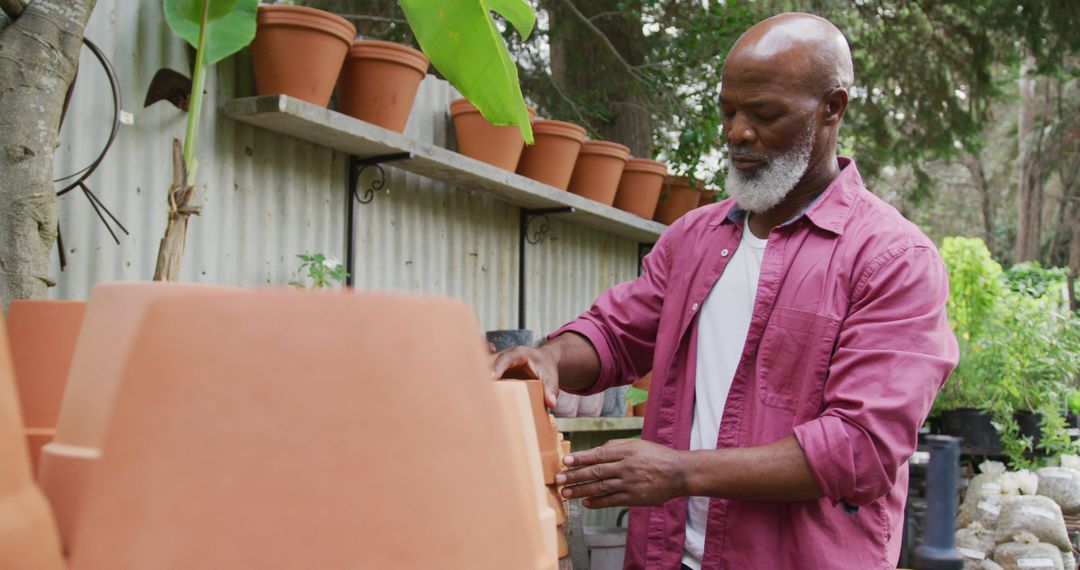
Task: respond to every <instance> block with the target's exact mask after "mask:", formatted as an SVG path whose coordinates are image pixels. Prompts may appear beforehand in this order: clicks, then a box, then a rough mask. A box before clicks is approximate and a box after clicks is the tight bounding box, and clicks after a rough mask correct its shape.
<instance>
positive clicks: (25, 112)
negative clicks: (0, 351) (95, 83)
mask: <svg viewBox="0 0 1080 570" xmlns="http://www.w3.org/2000/svg"><path fill="white" fill-rule="evenodd" d="M94 4H95V0H63V1H60V0H34V1H33V2H31V3H30V4H29V6H27V7H26V8H25V10H24V11H23V13H22V14H21V15H20V16H19V17H18V18H16V19H15V21H14V22H12V23H11V24H9V25H8V26H7V27H5V28H3V30H2V31H0V304H2V306H3V310H4V311H7V307H8V305H9V304H10V303H11V301H12V300H14V299H41V298H44V297H46V295H47V294H48V288H49V287H50V286H52V285H55V281H54V279H53V278H52V277H50V276H49V255H50V253H51V252H52V248H53V242H55V241H56V230H57V222H58V213H57V204H56V191H55V189H54V188H53V183H52V178H53V152H54V149H55V148H56V146H57V139H58V137H59V132H58V131H59V125H60V112H61V109H62V107H63V104H64V98H65V95H66V94H67V89H68V86H69V85H70V84H71V81H72V79H73V78H74V77H75V70H76V68H77V67H78V62H79V50H80V48H81V47H82V37H83V30H84V29H85V28H86V21H87V20H88V19H89V18H90V12H91V11H92V10H93V9H94Z"/></svg>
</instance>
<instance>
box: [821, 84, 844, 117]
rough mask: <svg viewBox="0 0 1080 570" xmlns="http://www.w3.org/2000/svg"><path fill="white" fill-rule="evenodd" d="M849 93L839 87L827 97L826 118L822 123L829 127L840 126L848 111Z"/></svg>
mask: <svg viewBox="0 0 1080 570" xmlns="http://www.w3.org/2000/svg"><path fill="white" fill-rule="evenodd" d="M847 106H848V92H847V89H844V88H843V87H837V88H836V89H833V90H832V91H830V92H829V94H828V95H826V96H825V116H824V117H822V121H823V122H824V123H825V124H826V125H829V126H833V125H838V124H839V123H840V121H841V120H842V119H843V118H844V112H845V111H847Z"/></svg>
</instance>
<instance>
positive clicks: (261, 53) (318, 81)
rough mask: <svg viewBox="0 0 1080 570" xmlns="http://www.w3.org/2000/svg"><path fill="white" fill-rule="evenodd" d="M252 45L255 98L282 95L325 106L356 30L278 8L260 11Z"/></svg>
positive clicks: (308, 12) (323, 16) (302, 10)
mask: <svg viewBox="0 0 1080 570" xmlns="http://www.w3.org/2000/svg"><path fill="white" fill-rule="evenodd" d="M257 22H258V28H257V30H256V32H255V39H254V40H253V41H252V43H251V58H252V63H253V65H254V68H255V93H256V94H258V95H271V94H275V93H283V94H285V95H288V96H290V97H296V98H297V99H303V100H304V101H307V102H309V103H314V104H316V105H321V106H323V107H325V106H326V105H327V103H329V102H330V95H331V94H333V92H334V84H335V83H337V78H338V74H339V73H341V65H342V63H344V62H345V54H346V53H348V51H349V47H350V46H351V45H352V43H353V38H354V37H355V36H356V27H355V26H353V25H352V24H350V23H349V21H348V20H346V19H345V18H342V17H340V16H337V15H334V14H331V13H329V12H324V11H322V10H316V9H315V8H306V7H304V6H286V5H282V4H273V5H267V4H263V5H260V6H259V15H258V17H257Z"/></svg>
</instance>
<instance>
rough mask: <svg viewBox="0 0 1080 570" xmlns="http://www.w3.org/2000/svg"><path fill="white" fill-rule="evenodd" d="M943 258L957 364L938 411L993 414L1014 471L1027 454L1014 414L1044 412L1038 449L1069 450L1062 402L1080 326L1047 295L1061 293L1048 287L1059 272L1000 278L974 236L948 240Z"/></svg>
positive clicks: (1070, 389)
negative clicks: (972, 409) (957, 347)
mask: <svg viewBox="0 0 1080 570" xmlns="http://www.w3.org/2000/svg"><path fill="white" fill-rule="evenodd" d="M941 253H942V257H943V258H944V260H945V265H946V267H947V269H948V271H949V282H950V296H949V303H948V311H949V321H950V323H951V324H952V327H953V331H954V332H955V333H956V336H957V340H958V341H959V343H960V363H959V365H958V366H957V368H956V370H955V371H954V372H953V374H952V376H950V378H949V380H948V381H947V382H946V384H945V386H944V388H943V389H942V391H941V393H940V394H939V395H938V398H937V400H935V402H934V410H935V412H938V411H941V410H944V409H950V408H960V407H975V408H980V409H983V410H986V411H988V412H990V413H992V414H993V417H994V422H995V425H996V427H997V428H998V431H999V433H1000V434H1001V439H1002V443H1003V445H1004V451H1005V453H1006V455H1008V456H1009V457H1010V459H1012V461H1013V463H1014V465H1018V466H1022V465H1026V464H1028V463H1029V462H1030V459H1029V458H1028V456H1029V454H1030V453H1031V451H1032V442H1031V441H1030V438H1027V437H1025V436H1021V434H1020V431H1019V425H1018V424H1017V422H1016V420H1015V418H1014V414H1015V413H1016V412H1018V411H1033V412H1039V413H1042V414H1043V420H1042V426H1041V432H1042V433H1041V442H1040V445H1039V447H1040V448H1041V449H1042V450H1043V451H1045V452H1047V453H1048V454H1050V455H1055V454H1058V453H1064V452H1072V451H1074V447H1073V444H1072V443H1071V441H1070V440H1069V438H1068V437H1067V435H1065V433H1064V419H1063V418H1062V417H1061V415H1062V412H1063V411H1064V409H1065V406H1066V401H1067V400H1070V399H1076V393H1075V389H1076V385H1075V383H1076V375H1077V372H1078V371H1080V320H1078V319H1077V318H1076V317H1075V316H1073V315H1071V314H1070V313H1069V312H1068V311H1067V307H1065V306H1064V305H1063V304H1062V302H1061V296H1060V295H1057V294H1050V293H1049V291H1051V290H1058V289H1059V288H1056V289H1055V288H1052V287H1047V286H1046V285H1047V284H1053V283H1055V282H1056V280H1057V279H1058V277H1057V276H1058V274H1059V273H1060V271H1059V270H1046V269H1041V268H1039V267H1037V266H1031V265H1027V266H1021V267H1015V268H1013V269H1010V270H1009V271H1008V272H1004V271H1002V269H1001V266H1000V265H998V264H997V262H995V261H994V260H993V259H992V258H991V257H990V252H989V251H988V250H987V249H986V246H985V245H983V243H982V241H981V240H979V239H977V238H947V239H946V240H945V241H944V243H943V244H942V248H941ZM1033 293H1037V294H1033ZM1078 403H1080V401H1078Z"/></svg>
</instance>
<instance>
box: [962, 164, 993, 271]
mask: <svg viewBox="0 0 1080 570" xmlns="http://www.w3.org/2000/svg"><path fill="white" fill-rule="evenodd" d="M961 162H963V164H964V166H965V167H967V169H968V172H969V173H971V183H972V184H974V185H975V189H976V190H978V191H979V196H980V197H981V198H982V221H983V239H984V240H985V241H986V248H987V249H989V250H990V251H991V252H996V251H997V249H996V243H995V242H996V239H995V237H994V200H993V195H992V194H991V193H990V188H988V187H987V185H986V170H985V169H983V165H982V161H981V160H979V158H978V157H976V156H974V155H971V154H965V155H964V156H963V157H961Z"/></svg>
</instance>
